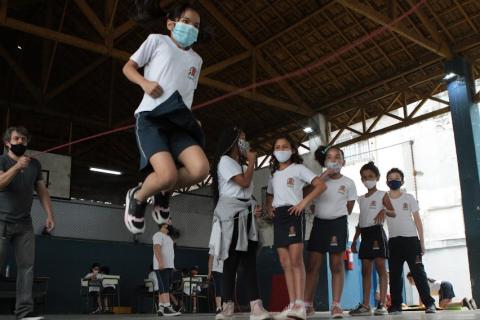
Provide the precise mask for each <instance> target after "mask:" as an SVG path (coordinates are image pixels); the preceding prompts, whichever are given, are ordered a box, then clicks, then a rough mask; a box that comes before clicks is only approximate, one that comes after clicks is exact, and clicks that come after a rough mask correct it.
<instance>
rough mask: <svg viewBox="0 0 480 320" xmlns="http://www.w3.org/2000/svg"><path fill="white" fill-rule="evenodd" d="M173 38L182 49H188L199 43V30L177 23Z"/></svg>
mask: <svg viewBox="0 0 480 320" xmlns="http://www.w3.org/2000/svg"><path fill="white" fill-rule="evenodd" d="M172 36H173V38H174V39H175V41H176V42H177V43H178V44H179V45H180V46H181V47H182V48H188V47H190V46H191V45H192V44H193V43H194V42H196V41H197V38H198V29H197V28H195V27H194V26H192V25H191V24H186V23H182V22H176V23H175V27H174V28H173V31H172Z"/></svg>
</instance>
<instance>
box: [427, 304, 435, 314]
mask: <svg viewBox="0 0 480 320" xmlns="http://www.w3.org/2000/svg"><path fill="white" fill-rule="evenodd" d="M436 312H437V308H436V307H435V305H434V304H433V303H432V304H431V305H429V306H428V307H427V308H426V309H425V313H436Z"/></svg>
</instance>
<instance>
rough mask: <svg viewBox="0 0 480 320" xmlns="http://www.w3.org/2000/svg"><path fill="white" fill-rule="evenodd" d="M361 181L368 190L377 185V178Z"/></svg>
mask: <svg viewBox="0 0 480 320" xmlns="http://www.w3.org/2000/svg"><path fill="white" fill-rule="evenodd" d="M362 182H363V185H364V186H365V187H367V189H368V190H370V189H373V188H375V186H376V185H377V180H366V181H362Z"/></svg>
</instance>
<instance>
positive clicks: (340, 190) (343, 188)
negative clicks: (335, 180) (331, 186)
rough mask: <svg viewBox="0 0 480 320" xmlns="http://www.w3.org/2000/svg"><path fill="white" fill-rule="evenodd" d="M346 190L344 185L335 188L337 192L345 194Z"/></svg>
mask: <svg viewBox="0 0 480 320" xmlns="http://www.w3.org/2000/svg"><path fill="white" fill-rule="evenodd" d="M346 190H347V188H346V187H345V186H343V185H342V186H340V187H339V188H338V190H337V192H338V193H341V194H345V191H346Z"/></svg>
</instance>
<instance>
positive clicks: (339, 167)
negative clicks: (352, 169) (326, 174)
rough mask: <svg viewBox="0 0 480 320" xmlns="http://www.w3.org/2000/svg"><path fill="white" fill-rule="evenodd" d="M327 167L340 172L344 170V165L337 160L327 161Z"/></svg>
mask: <svg viewBox="0 0 480 320" xmlns="http://www.w3.org/2000/svg"><path fill="white" fill-rule="evenodd" d="M325 168H327V169H332V170H334V171H335V172H337V173H338V172H340V170H342V165H341V164H340V163H338V162H335V161H325Z"/></svg>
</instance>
